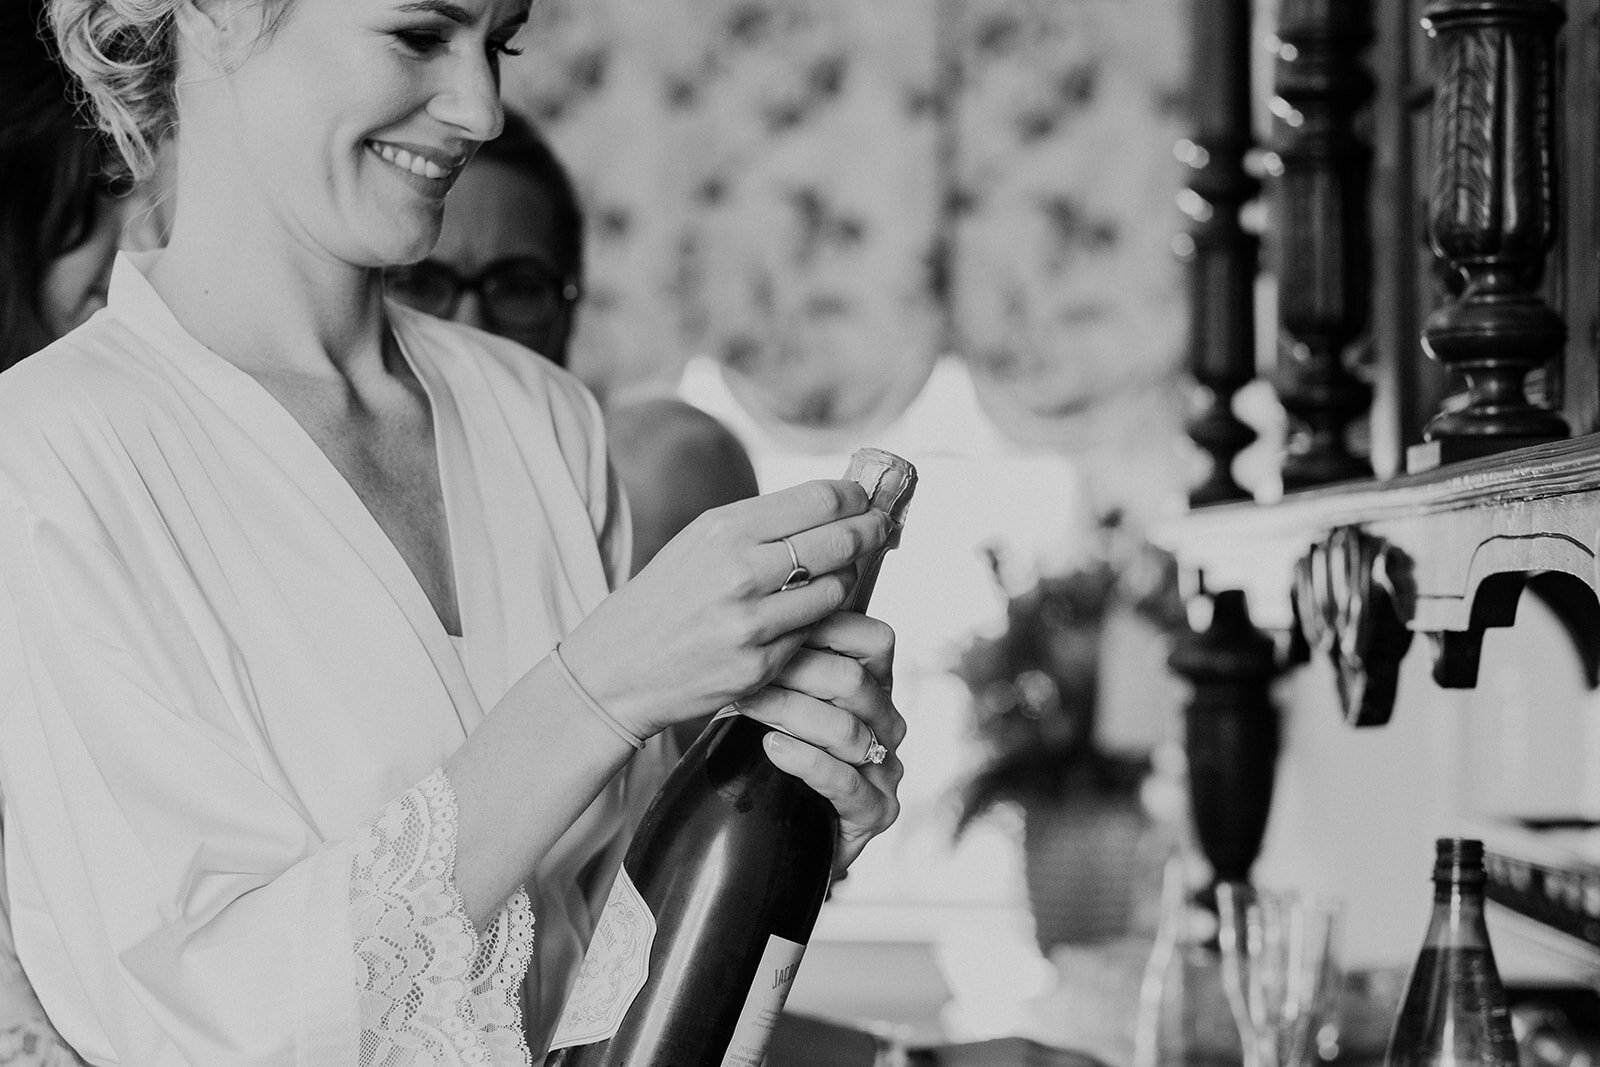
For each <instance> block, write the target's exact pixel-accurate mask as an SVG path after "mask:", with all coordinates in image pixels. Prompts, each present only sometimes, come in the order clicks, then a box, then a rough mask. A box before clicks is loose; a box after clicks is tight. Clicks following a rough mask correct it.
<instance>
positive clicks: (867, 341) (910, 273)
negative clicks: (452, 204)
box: [505, 0, 1186, 440]
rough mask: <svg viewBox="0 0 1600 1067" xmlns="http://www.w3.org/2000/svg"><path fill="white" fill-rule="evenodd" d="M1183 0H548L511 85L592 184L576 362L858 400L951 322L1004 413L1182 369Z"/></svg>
mask: <svg viewBox="0 0 1600 1067" xmlns="http://www.w3.org/2000/svg"><path fill="white" fill-rule="evenodd" d="M1185 6H1186V5H1177V4H1171V3H1170V2H1168V0H872V2H871V3H860V2H859V0H694V2H680V0H655V2H653V3H649V4H637V3H624V2H622V0H540V2H539V3H537V4H535V5H534V8H533V25H532V28H531V30H530V32H529V35H528V37H529V42H528V43H529V47H528V49H527V54H526V55H525V56H524V57H523V58H522V59H520V60H515V61H513V62H512V63H511V64H508V66H507V69H506V85H505V91H506V95H507V98H508V100H509V101H510V102H511V104H512V106H513V107H516V108H518V109H520V110H523V111H524V112H525V113H527V114H528V115H529V117H530V118H532V119H533V120H534V121H535V123H537V124H538V125H539V126H540V127H541V128H542V129H543V130H544V131H545V133H546V134H547V136H548V137H549V138H550V140H551V142H552V143H553V144H554V145H555V147H556V149H557V151H558V152H559V153H560V154H561V156H562V157H563V158H564V159H565V160H566V161H567V162H568V164H569V166H570V167H571V169H572V170H573V173H574V176H575V178H576V180H577V182H578V186H579V190H580V193H581V195H582V197H583V199H584V202H585V205H586V208H587V211H588V214H589V238H588V241H589V244H588V250H587V251H588V255H589V294H588V296H587V297H586V301H585V305H584V308H583V311H582V320H581V322H580V327H579V333H578V337H577V340H576V351H575V353H574V357H573V362H574V365H575V367H576V368H577V369H578V370H579V372H580V373H582V374H584V376H585V377H587V378H588V379H589V380H590V381H591V382H592V383H593V384H595V385H596V386H597V387H598V388H600V389H601V390H602V391H605V392H610V393H622V392H628V391H631V390H638V389H648V388H650V387H651V386H652V385H658V386H659V385H660V384H661V383H671V382H673V381H675V380H676V378H677V376H678V372H679V370H680V368H681V367H682V365H683V363H684V361H685V360H686V359H688V358H689V357H690V356H691V355H694V354H698V353H709V354H711V355H712V356H714V357H715V358H716V359H718V360H719V361H721V362H722V363H723V364H724V365H725V366H727V367H728V368H729V369H730V370H732V371H733V372H735V373H736V374H737V376H738V377H739V379H740V380H741V381H742V382H744V383H745V385H746V386H747V390H746V391H747V392H748V393H749V394H750V395H753V396H755V397H758V398H759V401H760V406H762V407H764V408H765V409H766V413H767V414H768V415H770V416H771V417H773V418H776V419H779V420H782V421H784V422H787V423H790V424H793V425H801V426H807V427H859V426H862V425H864V424H869V423H874V422H880V421H883V420H885V419H887V418H888V417H891V416H892V415H893V414H895V413H896V411H897V409H898V408H899V407H903V406H904V405H905V404H906V403H908V402H909V400H910V398H911V396H912V395H914V391H915V387H916V386H917V385H918V384H919V383H920V382H921V381H922V380H924V379H925V377H926V375H927V373H928V370H929V369H930V368H931V366H932V363H933V361H934V359H935V358H936V357H937V356H938V355H940V354H941V353H945V352H953V353H955V354H957V355H958V356H960V357H961V358H963V359H966V360H967V361H968V362H969V363H970V365H971V366H972V368H973V370H974V372H975V374H976V375H977V377H978V379H979V381H980V383H981V390H980V391H981V393H982V395H983V398H984V400H985V403H986V405H988V406H990V407H991V408H992V409H993V413H995V414H996V415H997V417H998V421H999V422H1000V424H1001V425H1002V426H1003V427H1005V428H1006V429H1007V431H1008V432H1010V433H1013V434H1014V435H1016V436H1018V437H1020V438H1027V439H1034V440H1055V439H1058V438H1060V436H1061V434H1062V433H1069V432H1071V431H1070V429H1065V428H1066V427H1069V425H1070V424H1073V423H1074V422H1075V421H1081V420H1078V416H1080V415H1082V414H1083V413H1084V412H1085V411H1087V410H1089V409H1091V408H1096V407H1098V406H1099V405H1098V404H1097V403H1096V402H1097V401H1100V400H1103V399H1106V398H1108V397H1112V396H1119V397H1126V396H1128V395H1130V394H1133V393H1137V392H1139V391H1141V390H1148V389H1150V388H1156V389H1161V388H1163V386H1164V385H1165V384H1167V383H1170V380H1171V377H1172V373H1171V372H1172V371H1173V369H1174V368H1175V367H1176V366H1177V364H1178V362H1179V360H1180V358H1181V354H1182V346H1183V329H1184V322H1183V299H1182V289H1183V287H1182V276H1181V267H1180V265H1179V264H1178V263H1177V262H1176V261H1175V260H1174V259H1173V256H1172V253H1171V251H1170V243H1171V240H1172V237H1173V235H1174V234H1175V233H1176V232H1177V231H1178V230H1179V229H1180V228H1181V220H1180V216H1179V215H1178V213H1177V212H1176V210H1175V208H1174V207H1173V196H1174V195H1175V194H1176V193H1177V191H1178V189H1179V187H1180V182H1181V174H1180V172H1179V169H1178V165H1177V164H1176V162H1175V161H1174V159H1173V156H1172V145H1173V143H1174V142H1175V141H1177V140H1178V139H1179V137H1180V136H1181V135H1182V133H1183V129H1184V122H1183V117H1182V95H1181V87H1182V86H1183V85H1184V84H1185V59H1186V57H1185V55H1184V52H1183V43H1184V41H1185V38H1186V34H1185V32H1184V27H1183V25H1182V14H1183V11H1184V9H1185Z"/></svg>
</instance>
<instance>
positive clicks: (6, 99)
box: [0, 0, 122, 370]
mask: <svg viewBox="0 0 1600 1067" xmlns="http://www.w3.org/2000/svg"><path fill="white" fill-rule="evenodd" d="M41 7H42V5H41V4H40V3H38V2H37V0H24V2H18V0H12V2H10V3H7V4H4V5H0V370H3V369H4V368H6V367H9V366H11V365H12V364H13V363H15V362H17V361H18V360H19V359H21V358H23V357H24V356H26V355H28V354H30V353H32V352H35V351H37V350H39V349H40V348H43V347H44V346H45V345H47V344H49V343H50V342H51V341H53V340H55V339H56V338H57V337H60V336H61V335H62V334H65V333H66V332H67V331H69V330H71V329H72V328H73V327H75V326H77V325H79V324H80V323H82V322H84V321H85V320H87V319H88V318H89V316H90V315H93V314H94V313H95V312H96V311H98V310H99V309H100V308H102V307H104V306H105V302H106V285H107V282H108V280H109V279H110V275H111V258H112V255H113V254H114V253H115V252H116V247H117V240H118V237H119V236H120V234H121V231H122V207H121V204H120V202H119V201H118V199H117V198H116V194H117V193H118V192H119V191H121V190H120V189H119V187H118V186H119V183H118V182H117V180H116V179H115V178H113V177H112V176H111V175H110V173H109V171H108V169H107V155H106V153H105V151H104V149H103V147H102V144H101V142H100V140H99V138H98V136H97V135H96V134H95V133H93V132H92V128H91V127H90V125H89V124H88V123H87V122H86V121H85V119H84V118H83V116H81V115H80V114H79V113H78V109H77V108H76V107H75V106H74V105H73V103H72V101H71V99H70V98H69V96H68V91H67V83H66V81H65V78H64V75H63V74H62V72H61V68H60V67H59V66H58V65H57V63H56V61H55V58H54V57H53V56H52V55H51V53H50V50H49V48H48V47H47V46H46V45H45V43H44V41H43V40H42V39H41V38H40V36H39V33H40V31H39V17H40V12H41Z"/></svg>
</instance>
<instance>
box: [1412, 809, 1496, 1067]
mask: <svg viewBox="0 0 1600 1067" xmlns="http://www.w3.org/2000/svg"><path fill="white" fill-rule="evenodd" d="M1437 847H1438V857H1437V859H1436V860H1435V862H1434V867H1433V916H1432V918H1431V919H1429V921H1428V933H1427V936H1426V937H1425V938H1424V939H1423V942H1422V951H1421V953H1419V954H1418V956H1417V962H1416V965H1415V966H1414V967H1413V968H1412V971H1411V980H1410V982H1409V983H1408V984H1407V988H1406V995H1405V999H1403V1000H1402V1001H1401V1002H1400V1013H1399V1015H1397V1016H1396V1017H1395V1024H1394V1031H1393V1034H1392V1035H1391V1036H1390V1038H1389V1052H1388V1055H1387V1056H1386V1057H1385V1058H1384V1064H1385V1067H1517V1040H1516V1037H1515V1035H1514V1034H1513V1033H1512V1031H1511V1013H1510V1011H1509V1009H1508V1008H1507V1004H1506V990H1505V986H1503V985H1502V984H1501V982H1500V973H1499V971H1498V970H1497V969H1496V968H1495V964H1494V952H1493V950H1492V949H1491V948H1490V947H1489V929H1488V927H1487V926H1486V925H1485V924H1484V920H1483V885H1484V881H1485V880H1486V876H1485V874H1484V868H1483V842H1482V841H1472V840H1467V839H1464V838H1440V839H1439V842H1438V846H1437Z"/></svg>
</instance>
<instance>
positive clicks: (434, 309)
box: [384, 256, 583, 329]
mask: <svg viewBox="0 0 1600 1067" xmlns="http://www.w3.org/2000/svg"><path fill="white" fill-rule="evenodd" d="M384 279H385V281H386V282H387V284H388V288H389V293H390V295H392V296H393V297H394V298H395V299H397V300H399V301H401V302H402V303H406V304H410V305H411V306H412V307H414V308H416V309H417V310H419V311H426V312H427V313H428V314H430V315H437V316H439V317H440V318H446V319H447V318H449V317H450V316H452V315H454V314H455V311H456V308H457V307H458V306H460V304H461V297H462V295H463V294H465V293H469V292H472V293H477V294H478V298H479V299H480V300H481V301H482V302H483V311H484V315H485V317H486V318H489V319H492V320H493V321H494V322H495V323H497V324H499V325H501V326H511V327H515V328H517V329H533V328H535V327H547V326H551V325H553V324H554V323H555V322H556V321H557V320H558V319H559V318H560V317H561V315H563V314H564V313H565V312H566V311H567V310H568V309H569V308H571V307H572V305H573V304H576V303H577V302H578V298H579V297H580V296H582V295H583V290H582V288H581V287H580V286H579V285H578V281H577V279H576V278H572V277H563V276H561V275H559V274H557V273H555V272H554V271H552V270H551V269H550V268H549V267H546V266H545V265H544V264H543V263H541V262H540V261H539V260H537V259H534V258H533V257H532V256H509V257H507V258H505V259H497V260H495V261H494V262H493V263H491V264H489V265H488V266H487V267H484V268H483V270H481V271H479V272H478V273H477V274H475V275H471V276H467V275H462V274H459V273H457V272H456V271H455V270H453V269H451V268H450V267H447V266H445V265H444V264H443V263H440V262H438V261H437V260H432V259H425V260H423V261H422V262H421V263H416V264H413V265H411V266H409V267H391V268H390V269H389V270H387V271H385V272H384Z"/></svg>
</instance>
